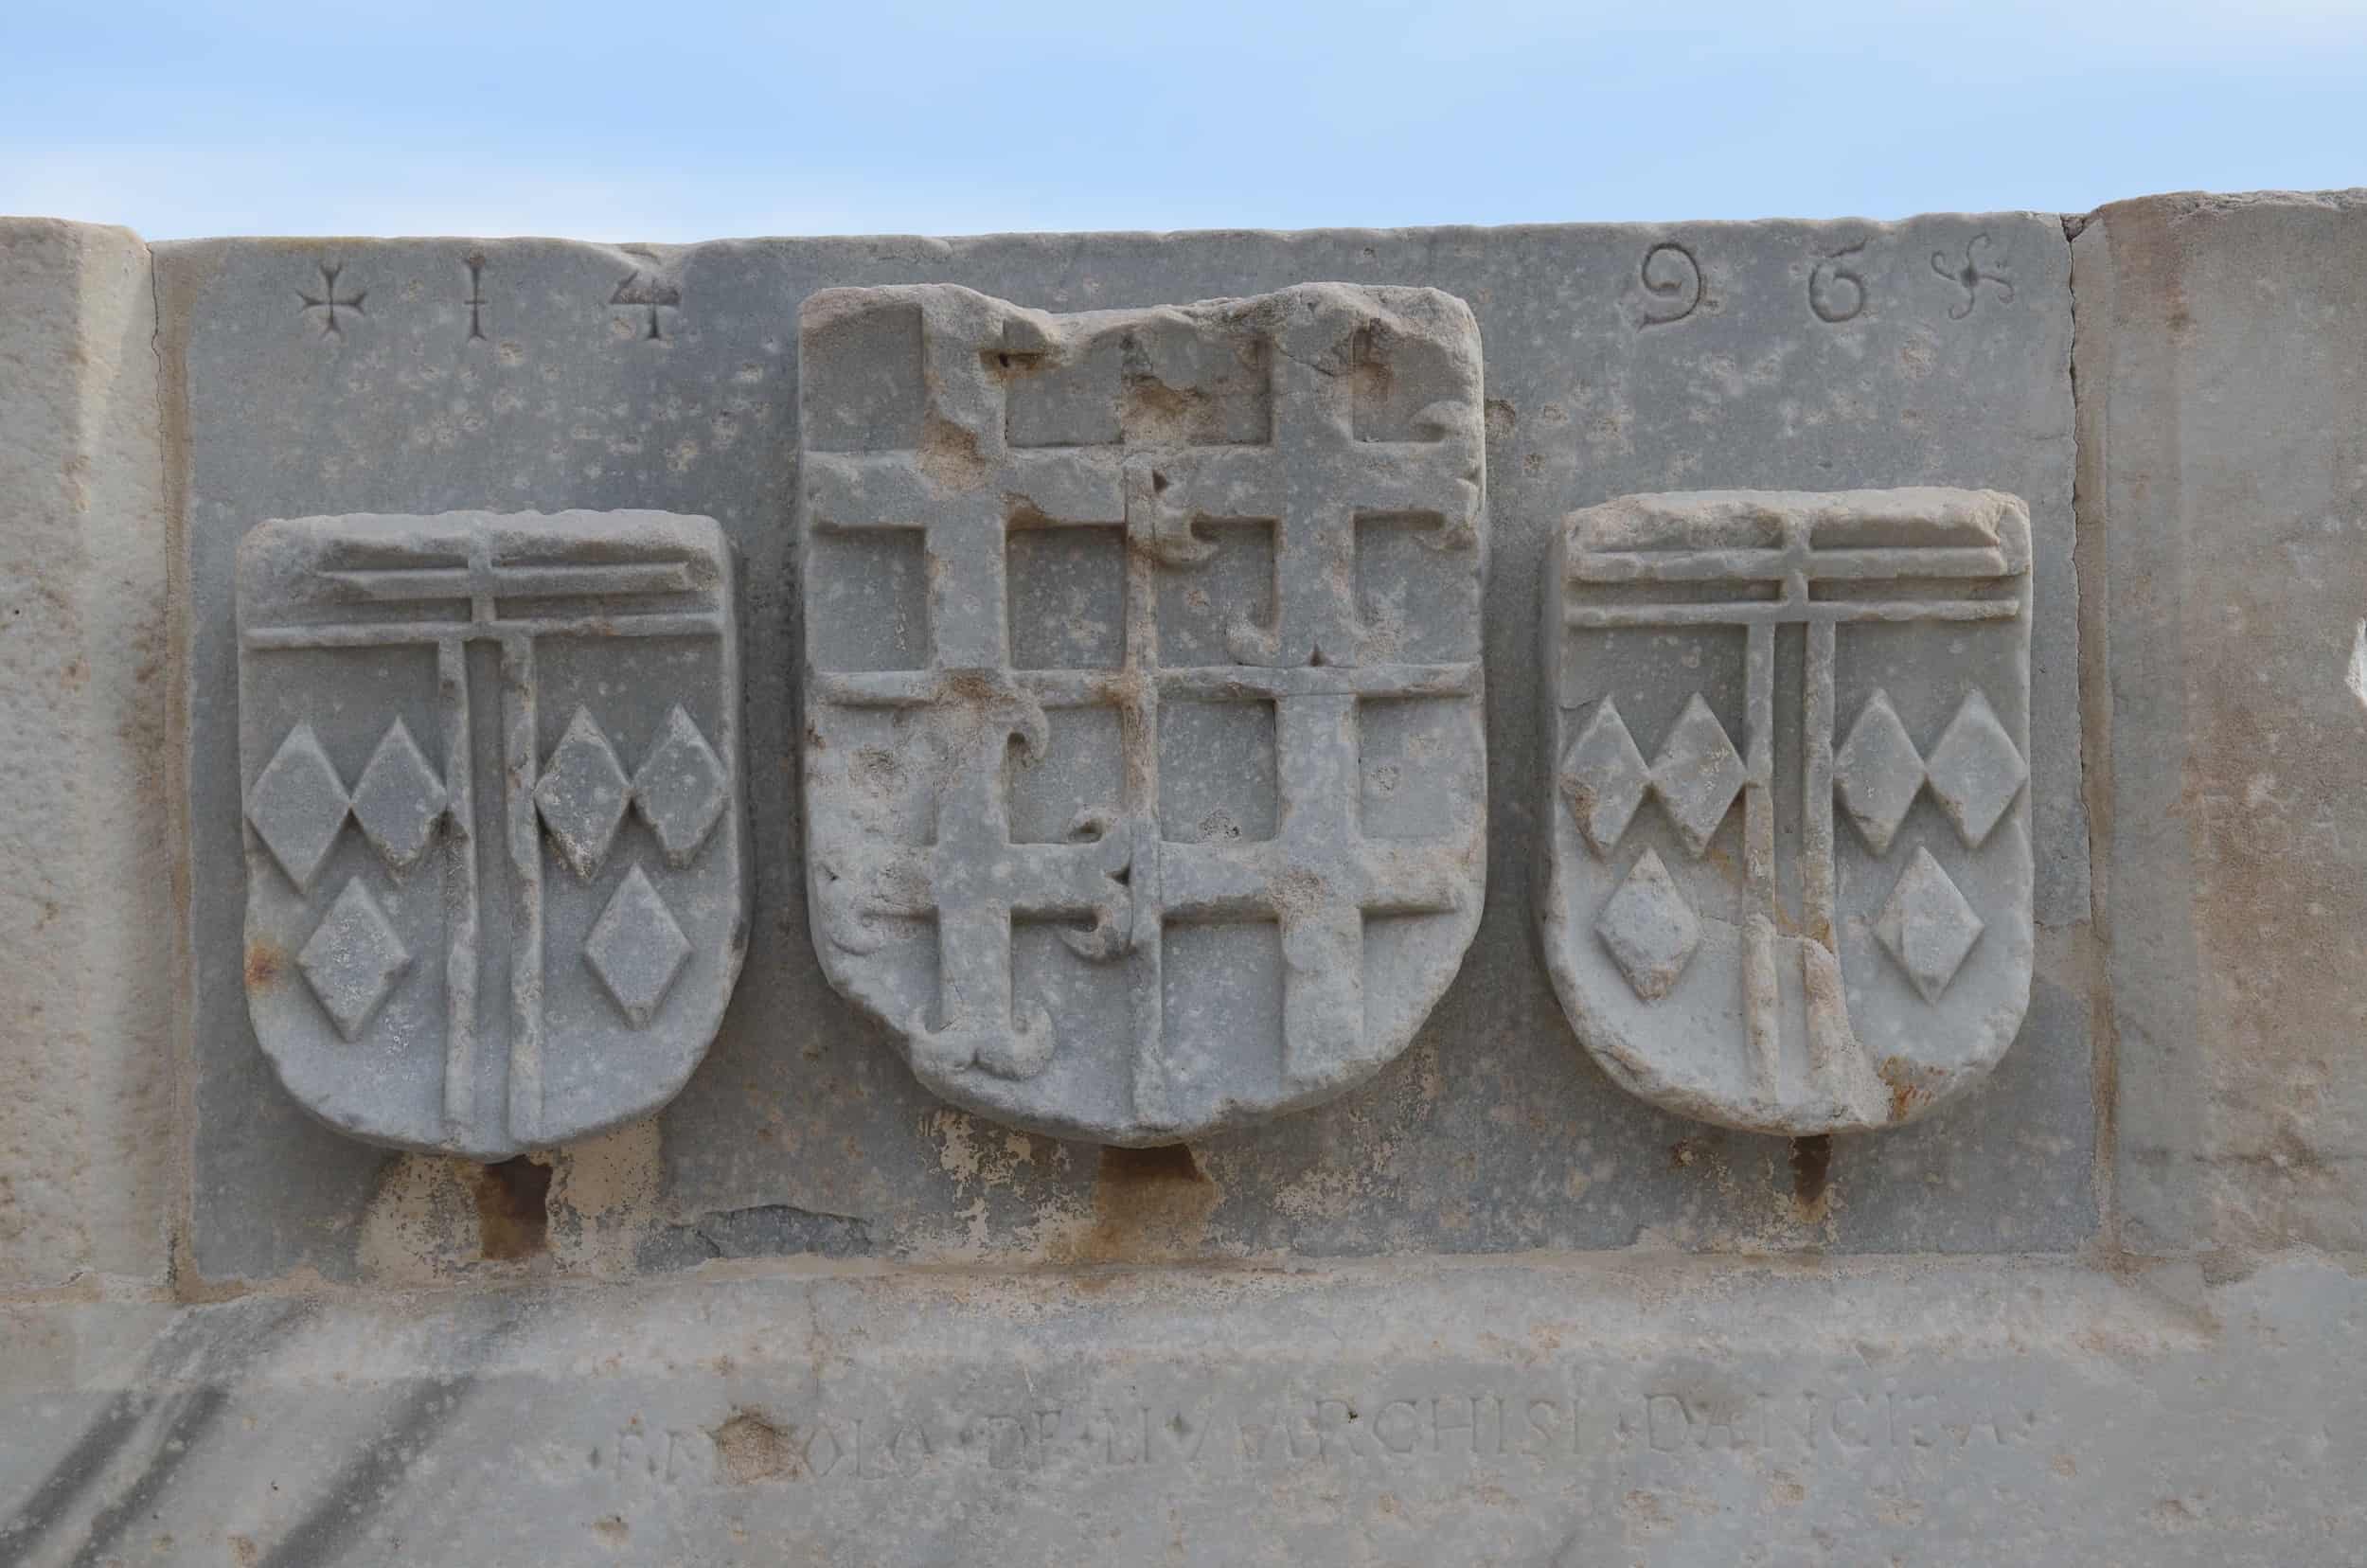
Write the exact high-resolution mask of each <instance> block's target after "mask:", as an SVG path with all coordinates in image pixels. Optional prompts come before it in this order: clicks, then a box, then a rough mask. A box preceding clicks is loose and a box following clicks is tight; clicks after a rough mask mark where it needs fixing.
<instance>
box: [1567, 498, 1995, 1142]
mask: <svg viewBox="0 0 2367 1568" xmlns="http://www.w3.org/2000/svg"><path fill="white" fill-rule="evenodd" d="M1544 597H1545V615H1544V628H1543V652H1544V659H1545V666H1544V668H1545V672H1546V677H1547V679H1546V690H1547V694H1548V695H1547V699H1546V712H1545V714H1544V716H1543V719H1544V737H1545V740H1546V744H1547V745H1548V746H1549V748H1550V750H1549V751H1548V752H1547V753H1546V755H1547V757H1548V758H1549V759H1550V763H1551V765H1550V767H1549V768H1548V769H1547V778H1546V789H1545V800H1544V802H1543V807H1544V811H1543V815H1542V817H1541V818H1540V821H1541V822H1542V823H1543V824H1544V825H1545V827H1544V832H1543V836H1544V839H1545V843H1546V846H1547V849H1548V861H1547V866H1546V877H1545V887H1544V896H1543V897H1542V898H1541V899H1540V900H1539V919H1540V922H1541V925H1542V928H1543V936H1544V946H1545V953H1546V959H1547V964H1548V967H1549V969H1550V970H1551V972H1552V974H1553V977H1554V983H1555V986H1556V989H1557V990H1558V991H1559V992H1560V995H1561V1001H1562V1005H1563V1007H1565V1008H1566V1009H1567V1010H1568V1012H1569V1014H1570V1018H1571V1021H1572V1022H1573V1024H1574V1025H1575V1026H1576V1028H1577V1032H1578V1035H1579V1038H1580V1039H1581V1040H1582V1041H1583V1042H1585V1044H1586V1047H1587V1049H1588V1050H1589V1051H1590V1052H1591V1053H1592V1054H1593V1057H1594V1059H1595V1060H1596V1061H1598V1062H1599V1063H1601V1065H1602V1066H1603V1068H1604V1069H1605V1070H1606V1071H1607V1072H1608V1073H1609V1074H1610V1075H1611V1078H1614V1079H1615V1080H1616V1081H1618V1082H1619V1083H1620V1084H1622V1085H1623V1086H1624V1087H1626V1088H1628V1090H1630V1091H1632V1092H1633V1093H1635V1094H1637V1095H1640V1096H1643V1097H1644V1098H1646V1099H1648V1100H1651V1101H1653V1102H1655V1103H1656V1104H1659V1105H1662V1106H1664V1107H1666V1108H1668V1109H1669V1110H1672V1111H1677V1112H1680V1113H1682V1114H1686V1115H1690V1116H1695V1117H1699V1118H1700V1119H1702V1120H1705V1121H1711V1122H1717V1123H1720V1124H1723V1125H1725V1126H1729V1127H1735V1128H1741V1129H1745V1130H1748V1131H1765V1132H1780V1133H1789V1134H1794V1135H1802V1134H1814V1133H1822V1132H1832V1131H1850V1130H1859V1129H1866V1128H1878V1127H1886V1126H1891V1125H1894V1124H1895V1123H1898V1122H1903V1121H1906V1120H1909V1119H1911V1118H1913V1116H1915V1115H1918V1114H1921V1113H1923V1112H1925V1111H1927V1110H1929V1109H1931V1107H1932V1106H1934V1105H1936V1104H1938V1103H1939V1102H1941V1101H1942V1100H1944V1099H1946V1098H1947V1097H1948V1096H1950V1095H1952V1094H1954V1093H1956V1092H1957V1091H1959V1090H1961V1089H1962V1088H1964V1087H1965V1086H1966V1085H1967V1084H1969V1083H1972V1082H1974V1081H1976V1080H1978V1079H1979V1078H1981V1077H1982V1076H1983V1075H1984V1074H1985V1073H1986V1072H1987V1071H1988V1069H1989V1068H1990V1067H1991V1066H1993V1065H1994V1064H1995V1063H1996V1061H1997V1060H1998V1059H1999V1057H2001V1056H2002V1054H2003V1053H2004V1051H2005V1049H2006V1047H2007V1046H2008V1045H2009V1044H2011V1043H2012V1042H2013V1039H2014V1037H2015V1034H2016V1032H2017V1031H2018V1029H2019V1028H2020V1023H2021V1016H2022V1010H2023V1007H2024V1006H2025V1005H2026V1003H2027V1001H2028V996H2029V986H2030V968H2031V953H2032V925H2031V836H2030V803H2029V789H2028V787H2027V786H2028V780H2029V766H2028V760H2027V759H2028V757H2029V751H2030V740H2029V688H2030V677H2029V666H2030V521H2029V515H2028V512H2027V510H2026V509H2025V508H2024V507H2023V505H2022V503H2021V502H2020V500H2018V499H2017V498H2015V497H2013V496H2010V495H2005V494H2001V493H1999V492H1996V491H1990V490H1939V489H1923V490H1855V491H1845V492H1840V493H1833V494H1809V493H1795V492H1787V491H1746V490H1735V491H1700V492H1689V493H1676V494H1661V495H1631V496H1627V497H1623V498H1621V499H1619V500H1615V501H1612V502H1610V503H1607V504H1605V505H1602V506H1598V507H1593V508H1587V509H1585V510H1582V511H1578V512H1575V513H1573V514H1571V515H1570V516H1569V517H1568V518H1567V519H1566V520H1565V522H1564V524H1563V526H1562V528H1561V529H1560V531H1559V533H1558V535H1557V540H1556V544H1555V549H1554V553H1553V562H1552V569H1551V571H1550V572H1549V574H1548V577H1547V580H1546V588H1545V596H1544Z"/></svg>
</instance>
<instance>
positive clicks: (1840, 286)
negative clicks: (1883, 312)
mask: <svg viewBox="0 0 2367 1568" xmlns="http://www.w3.org/2000/svg"><path fill="white" fill-rule="evenodd" d="M1865 247H1866V242H1865V241H1862V240H1860V241H1858V242H1857V243H1856V244H1854V245H1850V246H1847V247H1845V248H1843V249H1842V250H1837V251H1835V252H1834V253H1833V254H1832V255H1830V256H1828V257H1826V258H1824V260H1822V261H1819V262H1818V263H1817V264H1816V265H1815V266H1814V267H1812V268H1810V269H1809V271H1808V309H1809V310H1811V311H1813V312H1816V318H1817V320H1819V321H1827V322H1833V323H1836V324H1838V323H1840V322H1843V321H1855V320H1857V319H1858V317H1859V316H1860V315H1862V314H1864V313H1865V307H1866V288H1865V274H1863V273H1861V272H1860V271H1858V268H1857V258H1859V257H1860V256H1862V255H1864V254H1865Z"/></svg>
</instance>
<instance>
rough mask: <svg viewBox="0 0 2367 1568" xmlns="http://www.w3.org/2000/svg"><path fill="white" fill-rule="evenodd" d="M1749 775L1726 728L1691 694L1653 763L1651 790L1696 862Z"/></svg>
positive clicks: (1723, 819)
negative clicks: (1655, 792)
mask: <svg viewBox="0 0 2367 1568" xmlns="http://www.w3.org/2000/svg"><path fill="white" fill-rule="evenodd" d="M1748 776H1749V775H1748V774H1747V773H1746V772H1745V771H1744V769H1743V766H1742V758H1741V757H1740V756H1739V755H1737V754H1736V753H1735V743H1734V742H1733V741H1732V740H1729V739H1727V738H1726V726H1725V725H1723V724H1721V723H1719V722H1717V715H1716V714H1714V713H1712V712H1711V711H1710V705H1709V704H1707V703H1705V702H1703V701H1701V694H1700V692H1698V691H1697V692H1695V693H1694V694H1693V696H1692V698H1691V699H1690V700H1689V701H1687V702H1686V704H1685V710H1684V712H1683V713H1682V714H1680V715H1679V716H1678V718H1677V723H1676V727H1675V728H1673V729H1671V730H1670V731H1669V732H1668V739H1666V740H1665V741H1664V742H1662V744H1661V748H1660V756H1659V757H1657V758H1655V759H1654V760H1653V763H1652V788H1653V789H1655V790H1657V791H1659V792H1660V798H1661V804H1662V805H1664V806H1665V807H1667V808H1668V817H1669V820H1670V821H1672V822H1674V823H1675V824H1676V825H1677V832H1678V835H1679V836H1680V837H1682V839H1683V840H1684V844H1685V847H1686V848H1687V849H1688V850H1690V851H1692V853H1693V856H1694V858H1695V859H1697V860H1698V859H1700V855H1701V851H1702V850H1704V849H1706V848H1708V847H1709V843H1710V835H1711V834H1713V833H1715V832H1717V825H1718V824H1719V823H1721V822H1723V821H1725V820H1726V811H1727V809H1728V808H1729V807H1731V806H1733V805H1734V803H1735V793H1737V792H1738V791H1740V790H1741V788H1742V785H1743V780H1744V779H1745V778H1747V777H1748Z"/></svg>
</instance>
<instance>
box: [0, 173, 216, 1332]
mask: <svg viewBox="0 0 2367 1568" xmlns="http://www.w3.org/2000/svg"><path fill="white" fill-rule="evenodd" d="M154 330H155V311H154V303H153V294H152V290H151V284H150V278H149V259H148V249H147V247H146V246H144V245H143V244H141V243H140V242H139V241H138V239H137V238H136V237H134V236H133V235H132V234H129V233H127V232H125V231H124V230H122V229H114V228H95V227H91V226H88V225H84V224H80V223H56V222H51V221H47V220H43V219H8V220H6V221H0V600H4V601H5V602H4V604H0V864H6V865H7V867H8V875H7V877H6V879H5V882H4V883H0V1017H4V1018H5V1019H6V1021H7V1022H6V1025H5V1026H4V1027H0V1082H4V1083H5V1084H6V1089H5V1092H0V1285H9V1286H45V1285H57V1284H62V1283H64V1282H66V1281H68V1280H70V1279H73V1278H75V1277H76V1276H78V1275H85V1274H123V1275H133V1276H141V1277H154V1276H156V1275H158V1274H161V1272H162V1270H163V1268H164V1263H165V1256H164V1239H163V1238H164V1230H163V1219H164V1192H165V1186H166V1171H167V1159H168V1152H169V1148H170V1139H169V1135H168V1128H169V1112H170V1104H171V1095H172V1082H173V1075H172V1060H173V1050H172V1039H171V1013H170V1006H171V995H172V989H171V987H172V971H173V960H174V953H173V945H172V925H171V922H170V921H169V920H167V919H163V918H159V907H158V904H157V901H156V898H157V894H158V892H159V891H160V890H162V889H165V888H168V887H169V886H170V885H171V882H172V875H173V859H172V853H171V848H170V846H171V844H172V842H173V839H174V836H175V834H174V829H173V827H172V822H173V813H172V811H171V810H170V807H169V799H170V792H169V786H168V777H167V775H168V768H167V764H166V758H167V757H168V755H169V748H168V746H167V744H166V739H165V737H166V729H167V716H168V713H169V703H168V698H167V693H168V688H169V684H170V683H169V680H168V678H167V675H166V615H167V611H166V597H165V566H166V561H168V559H169V545H168V530H167V527H166V524H165V515H166V508H165V504H164V473H165V469H164V458H163V454H162V450H161V437H160V434H159V422H158V401H157V371H156V360H155V356H154V355H153V353H152V352H151V347H150V342H151V338H152V336H153V334H154Z"/></svg>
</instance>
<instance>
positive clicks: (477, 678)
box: [238, 512, 748, 1159]
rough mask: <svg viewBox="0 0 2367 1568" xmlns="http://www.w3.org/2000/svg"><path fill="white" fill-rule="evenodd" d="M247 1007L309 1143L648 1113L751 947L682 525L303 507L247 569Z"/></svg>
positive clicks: (396, 1140)
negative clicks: (329, 511) (313, 1119)
mask: <svg viewBox="0 0 2367 1568" xmlns="http://www.w3.org/2000/svg"><path fill="white" fill-rule="evenodd" d="M238 607H239V608H238V619H239V737H240V741H239V750H240V769H241V773H240V777H241V782H242V801H241V804H242V807H243V814H244V826H245V841H246V868H247V904H246V928H247V929H246V990H247V1004H248V1010H249V1013H250V1016H251V1017H252V1018H253V1020H254V1025H255V1034H256V1038H257V1040H258V1042H260V1043H261V1045H262V1048H263V1051H264V1054H265V1055H266V1056H267V1057H268V1058H269V1059H270V1060H271V1062H272V1065H273V1066H274V1067H275V1068H276V1070H277V1072H278V1074H279V1077H280V1079H281V1081H282V1082H283V1083H285V1084H286V1085H287V1087H288V1089H289V1091H290V1092H291V1093H292V1094H294V1096H295V1097H296V1098H297V1099H298V1100H299V1101H301V1102H302V1103H303V1104H304V1105H305V1106H306V1107H307V1108H308V1109H310V1110H311V1111H312V1112H313V1113H314V1114H317V1115H319V1116H321V1117H322V1118H323V1119H325V1120H327V1121H328V1122H329V1124H330V1125H331V1126H334V1127H336V1128H338V1129H340V1130H341V1131H346V1132H349V1133H351V1134H353V1135H355V1136H357V1137H361V1138H366V1139H369V1140H371V1141H373V1142H378V1143H385V1144H393V1145H397V1146H399V1147H403V1148H410V1149H445V1150H451V1151H453V1152H456V1153H465V1154H468V1155H471V1156H472V1157H475V1158H479V1159H493V1158H500V1157H504V1156H507V1155H510V1154H515V1153H517V1152H519V1151H521V1150H524V1149H531V1148H536V1147H539V1146H543V1145H549V1144H555V1143H558V1142H561V1141H562V1140H565V1139H568V1138H575V1137H579V1136H582V1135H584V1134H586V1133H589V1132H595V1131H599V1130H601V1129H602V1128H605V1127H608V1126H611V1125H613V1124H614V1123H617V1122H620V1121H624V1120H627V1119H629V1118H632V1117H633V1116H637V1115H641V1114H646V1113H648V1112H650V1111H653V1110H655V1109H657V1108H658V1107H659V1106H661V1105H663V1104H665V1103H666V1102H667V1100H668V1099H670V1098H672V1097H673V1096H674V1093H675V1092H676V1091H677V1090H679V1089H680V1088H681V1087H682V1085H683V1082H684V1080H685V1078H688V1077H689V1075H690V1072H691V1070H692V1069H693V1068H694V1067H696V1066H697V1065H698V1062H699V1060H700V1058H701V1057H702V1056H703V1055H704V1054H705V1051H706V1047H707V1043H708V1042H709V1041H710V1040H711V1039H712V1038H713V1036H714V1033H715V1027H716V1025H717V1023H718V1022H719V1021H720V1019H721V1016H722V1011H723V1006H724V1003H725V1002H726V1001H727V1000H728V999H729V997H730V995H731V990H732V984H733V981H734V980H735V979H736V978H737V976H738V974H739V960H740V954H741V953H742V951H743V950H744V948H745V946H746V941H747V918H748V894H747V888H748V879H747V876H746V869H745V864H744V862H745V858H746V839H745V832H744V829H743V826H742V815H743V813H742V809H741V796H742V780H741V768H742V763H741V757H740V741H739V730H740V721H739V631H738V621H737V612H736V606H735V595H734V588H733V569H732V558H731V552H730V548H729V546H728V545H727V544H726V543H725V542H724V539H723V536H722V534H721V531H720V530H719V529H718V528H717V527H716V526H715V525H714V524H713V523H711V522H709V521H708V520H706V519H705V518H701V517H683V516H677V515H673V514H670V513H664V512H607V513H598V512H568V513H563V514H560V515H555V516H541V515H498V514H492V513H483V512H451V513H445V514H443V515H440V516H434V517H383V516H349V517H308V518H299V519H295V520H293V521H280V522H271V523H265V524H262V525H259V526H257V527H256V528H255V529H253V530H252V531H251V532H249V533H248V534H247V536H246V538H245V539H244V541H243V542H242V543H241V545H240V552H239V579H238Z"/></svg>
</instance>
